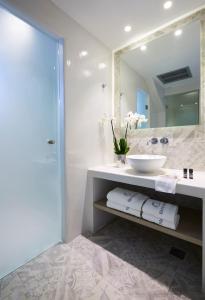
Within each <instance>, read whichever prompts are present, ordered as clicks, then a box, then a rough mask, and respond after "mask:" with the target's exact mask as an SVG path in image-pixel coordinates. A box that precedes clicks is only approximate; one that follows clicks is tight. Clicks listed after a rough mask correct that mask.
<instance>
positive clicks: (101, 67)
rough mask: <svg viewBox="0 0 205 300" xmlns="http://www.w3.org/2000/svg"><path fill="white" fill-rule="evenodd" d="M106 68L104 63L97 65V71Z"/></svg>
mask: <svg viewBox="0 0 205 300" xmlns="http://www.w3.org/2000/svg"><path fill="white" fill-rule="evenodd" d="M106 67H107V66H106V64H105V63H100V64H99V65H98V68H99V70H103V69H105V68H106Z"/></svg>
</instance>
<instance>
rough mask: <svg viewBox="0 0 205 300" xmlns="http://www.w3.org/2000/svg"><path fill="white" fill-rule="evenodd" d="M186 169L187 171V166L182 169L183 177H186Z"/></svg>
mask: <svg viewBox="0 0 205 300" xmlns="http://www.w3.org/2000/svg"><path fill="white" fill-rule="evenodd" d="M187 171H188V170H187V168H184V169H183V177H184V178H187Z"/></svg>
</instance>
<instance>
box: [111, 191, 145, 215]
mask: <svg viewBox="0 0 205 300" xmlns="http://www.w3.org/2000/svg"><path fill="white" fill-rule="evenodd" d="M107 199H108V201H109V202H112V203H116V204H120V205H123V206H125V207H129V208H132V209H135V210H139V211H141V207H142V204H143V203H144V201H145V200H147V199H149V197H148V196H146V195H144V194H141V193H137V192H133V191H129V190H126V189H122V188H115V189H114V190H112V191H110V192H109V193H108V194H107Z"/></svg>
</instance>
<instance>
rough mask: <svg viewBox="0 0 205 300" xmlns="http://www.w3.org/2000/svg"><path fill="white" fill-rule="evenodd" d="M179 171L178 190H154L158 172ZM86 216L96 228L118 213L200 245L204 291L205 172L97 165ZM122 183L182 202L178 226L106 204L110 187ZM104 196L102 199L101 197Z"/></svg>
mask: <svg viewBox="0 0 205 300" xmlns="http://www.w3.org/2000/svg"><path fill="white" fill-rule="evenodd" d="M163 174H169V175H171V174H174V175H177V177H178V181H177V184H176V194H167V193H159V192H156V191H155V182H156V180H157V178H158V176H159V175H163ZM87 175H88V176H87V188H86V205H85V219H86V220H87V223H88V226H87V230H88V231H89V232H96V231H98V230H99V229H101V228H102V227H103V226H105V225H106V224H108V223H109V222H110V221H112V220H113V219H114V218H115V217H116V216H118V217H121V218H124V219H127V220H129V221H132V222H135V223H137V224H140V225H142V226H146V227H147V228H150V229H153V230H156V231H158V232H161V233H164V234H167V235H170V236H172V237H176V238H178V239H181V240H185V241H187V242H190V243H192V244H194V245H198V246H199V247H201V250H202V287H203V290H204V292H205V172H197V171H195V170H194V179H193V180H192V179H184V178H183V172H182V170H173V169H162V170H161V171H160V172H159V173H158V174H140V173H136V172H135V171H134V170H133V169H131V168H130V167H129V166H126V167H124V168H117V167H116V166H115V165H107V166H98V167H94V168H90V169H88V174H87ZM116 187H121V188H125V189H129V190H133V191H137V192H141V193H145V194H147V196H149V197H150V198H151V199H157V200H159V201H163V202H168V203H172V204H176V205H178V206H179V214H180V223H179V225H178V227H177V230H172V229H168V228H165V227H162V226H160V225H157V224H154V223H151V222H149V221H146V220H143V219H140V218H137V217H135V216H132V215H129V214H127V213H123V212H121V211H118V210H115V209H112V208H109V207H107V206H106V200H105V199H106V196H107V193H108V192H109V191H111V190H112V189H114V188H116ZM102 199H103V200H102Z"/></svg>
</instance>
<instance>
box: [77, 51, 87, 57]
mask: <svg viewBox="0 0 205 300" xmlns="http://www.w3.org/2000/svg"><path fill="white" fill-rule="evenodd" d="M87 55H88V52H87V51H86V50H83V51H81V52H80V54H79V56H80V57H85V56H87Z"/></svg>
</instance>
